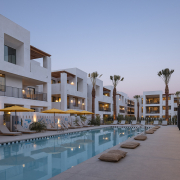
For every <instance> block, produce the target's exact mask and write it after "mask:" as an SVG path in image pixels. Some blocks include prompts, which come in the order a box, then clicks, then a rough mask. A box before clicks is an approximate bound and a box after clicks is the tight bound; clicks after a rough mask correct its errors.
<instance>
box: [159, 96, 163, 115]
mask: <svg viewBox="0 0 180 180" xmlns="http://www.w3.org/2000/svg"><path fill="white" fill-rule="evenodd" d="M159 100H160V106H159V108H160V117H159V118H162V114H163V109H162V107H163V99H162V93H161V94H160V95H159Z"/></svg>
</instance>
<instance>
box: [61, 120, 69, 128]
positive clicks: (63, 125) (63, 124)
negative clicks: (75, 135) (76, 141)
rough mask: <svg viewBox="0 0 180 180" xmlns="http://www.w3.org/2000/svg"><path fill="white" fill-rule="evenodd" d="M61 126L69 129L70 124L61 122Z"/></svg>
mask: <svg viewBox="0 0 180 180" xmlns="http://www.w3.org/2000/svg"><path fill="white" fill-rule="evenodd" d="M61 126H62V127H63V128H64V129H65V130H68V125H67V124H66V123H64V122H61Z"/></svg>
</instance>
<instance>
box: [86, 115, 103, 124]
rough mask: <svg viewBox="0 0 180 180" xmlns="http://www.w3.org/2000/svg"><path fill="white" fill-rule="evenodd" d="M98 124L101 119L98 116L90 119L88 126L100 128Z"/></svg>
mask: <svg viewBox="0 0 180 180" xmlns="http://www.w3.org/2000/svg"><path fill="white" fill-rule="evenodd" d="M100 123H101V117H100V116H99V115H97V116H96V118H95V119H91V120H90V121H89V123H88V124H89V125H95V126H100Z"/></svg>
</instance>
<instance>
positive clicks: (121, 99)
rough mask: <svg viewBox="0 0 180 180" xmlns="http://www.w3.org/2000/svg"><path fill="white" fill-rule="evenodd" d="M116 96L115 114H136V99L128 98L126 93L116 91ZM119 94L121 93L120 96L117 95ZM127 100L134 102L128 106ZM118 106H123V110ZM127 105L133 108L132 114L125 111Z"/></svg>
mask: <svg viewBox="0 0 180 180" xmlns="http://www.w3.org/2000/svg"><path fill="white" fill-rule="evenodd" d="M117 94H118V95H117V96H116V104H117V105H116V108H117V109H116V111H117V114H120V115H123V116H125V115H131V116H133V115H134V116H137V112H136V111H137V103H136V100H135V99H131V98H129V97H128V95H127V94H126V93H124V92H117ZM119 94H120V95H121V96H119ZM128 100H129V101H132V102H134V106H131V107H130V106H128ZM120 106H123V107H124V108H125V111H124V112H122V111H120ZM128 107H130V108H131V109H134V114H128V111H127V109H128Z"/></svg>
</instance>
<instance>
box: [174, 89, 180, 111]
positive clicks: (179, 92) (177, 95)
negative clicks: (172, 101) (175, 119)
mask: <svg viewBox="0 0 180 180" xmlns="http://www.w3.org/2000/svg"><path fill="white" fill-rule="evenodd" d="M175 95H176V97H177V107H178V106H179V95H180V91H177V92H176V93H175Z"/></svg>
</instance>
